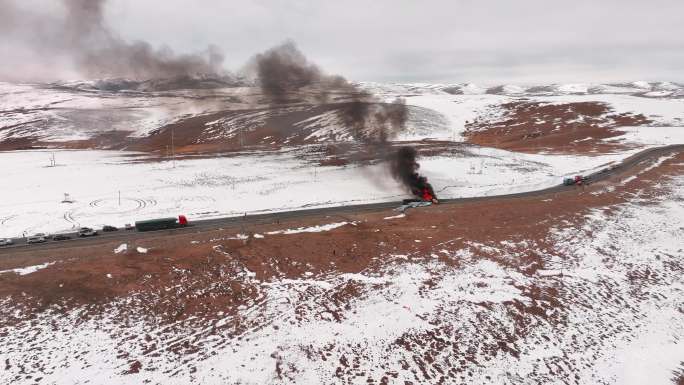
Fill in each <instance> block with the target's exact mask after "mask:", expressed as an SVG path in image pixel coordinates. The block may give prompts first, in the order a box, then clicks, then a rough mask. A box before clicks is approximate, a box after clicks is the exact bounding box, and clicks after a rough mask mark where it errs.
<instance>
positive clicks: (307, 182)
mask: <svg viewBox="0 0 684 385" xmlns="http://www.w3.org/2000/svg"><path fill="white" fill-rule="evenodd" d="M306 153H307V152H306V148H303V149H302V148H298V149H288V150H283V151H277V152H266V153H262V152H257V153H253V152H252V153H243V154H233V155H231V156H228V157H217V158H209V159H187V160H176V161H175V167H174V162H171V161H165V162H145V159H146V157H145V155H144V154H136V153H126V152H116V151H70V150H61V151H54V152H52V151H42V150H41V151H15V152H0V164H2V165H7V166H6V167H4V168H3V184H4V185H5V186H11V188H6V189H4V190H3V191H2V193H0V196H1V197H2V199H0V237H16V236H21V235H22V234H24V233H25V234H26V235H30V234H33V233H37V232H46V233H55V232H60V231H68V230H73V229H75V228H77V227H79V226H92V227H101V226H102V225H104V224H108V225H114V226H123V225H124V224H126V223H133V222H135V221H137V220H142V219H150V218H156V217H167V216H176V215H179V214H185V215H187V216H188V218H189V219H190V220H191V221H192V220H196V219H201V218H212V217H221V216H235V215H243V214H244V213H247V214H252V213H259V212H266V211H284V210H293V209H301V208H315V207H326V206H334V205H349V204H360V203H371V202H382V201H399V200H400V199H402V198H404V197H406V196H407V193H406V192H405V191H404V190H403V189H402V187H401V186H400V185H398V184H397V183H396V182H395V181H394V180H393V179H392V178H391V177H390V176H389V173H388V172H387V169H386V165H384V164H375V165H371V166H357V165H348V166H325V167H322V166H318V165H317V163H316V162H315V159H312V158H310V157H309V155H306ZM53 154H54V156H55V160H56V164H57V166H55V167H50V166H49V165H50V158H51V156H52V155H53ZM628 155H629V153H623V154H616V155H604V156H591V157H590V156H569V155H528V154H518V153H511V152H508V151H503V150H495V149H488V148H479V147H473V148H466V150H464V151H462V152H458V153H456V154H454V155H450V156H446V155H445V156H434V157H425V158H423V159H421V160H420V162H421V172H422V173H423V174H425V175H427V176H428V178H429V180H430V181H431V183H432V184H433V186H434V188H435V190H436V192H437V193H438V196H439V197H443V198H453V197H472V196H481V195H495V194H505V193H511V192H522V191H530V190H536V189H539V188H543V187H549V186H553V185H556V184H559V183H560V181H561V179H562V177H564V176H568V175H574V174H586V173H589V172H590V171H592V170H596V169H600V168H602V167H605V166H606V165H608V164H609V163H611V162H615V161H618V160H620V159H622V158H624V157H626V156H628ZM64 194H68V199H67V200H70V201H73V202H71V203H68V202H67V203H65V202H63V201H64V200H65V195H64ZM119 196H120V199H119Z"/></svg>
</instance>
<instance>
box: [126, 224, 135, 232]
mask: <svg viewBox="0 0 684 385" xmlns="http://www.w3.org/2000/svg"><path fill="white" fill-rule="evenodd" d="M124 229H126V230H135V226H133V225H132V224H130V223H126V225H125V226H124Z"/></svg>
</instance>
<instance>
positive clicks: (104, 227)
mask: <svg viewBox="0 0 684 385" xmlns="http://www.w3.org/2000/svg"><path fill="white" fill-rule="evenodd" d="M102 231H104V232H111V231H119V229H118V228H116V227H114V226H109V225H104V226H102Z"/></svg>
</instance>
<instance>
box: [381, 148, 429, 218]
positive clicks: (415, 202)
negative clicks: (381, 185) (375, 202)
mask: <svg viewBox="0 0 684 385" xmlns="http://www.w3.org/2000/svg"><path fill="white" fill-rule="evenodd" d="M417 155H418V154H417V151H416V149H415V148H413V147H401V148H399V149H398V150H397V152H396V153H395V154H394V157H393V159H391V162H390V170H391V172H392V176H393V177H394V178H395V179H396V180H398V181H400V182H402V183H403V184H404V186H406V187H407V188H408V190H409V191H411V193H412V194H413V195H414V196H415V198H411V199H404V200H403V202H402V206H401V208H403V209H402V211H403V210H405V209H406V208H409V207H419V206H428V205H431V204H437V203H439V199H437V194H435V190H434V189H433V188H432V185H431V184H430V183H429V182H428V180H427V177H426V176H423V175H420V173H419V172H418V169H419V168H420V164H419V163H418V162H417V161H416V157H417Z"/></svg>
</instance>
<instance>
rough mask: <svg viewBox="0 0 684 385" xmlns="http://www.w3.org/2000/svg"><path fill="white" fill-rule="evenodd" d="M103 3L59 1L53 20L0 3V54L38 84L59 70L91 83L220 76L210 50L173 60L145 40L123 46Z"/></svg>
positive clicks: (217, 57) (217, 58) (8, 0)
mask: <svg viewBox="0 0 684 385" xmlns="http://www.w3.org/2000/svg"><path fill="white" fill-rule="evenodd" d="M105 4H106V0H63V1H62V2H61V5H63V8H64V12H53V13H55V14H59V15H58V16H54V15H53V13H47V12H43V13H40V12H38V11H35V10H33V9H27V7H21V6H19V5H18V1H17V0H0V8H1V10H0V24H2V26H0V33H2V34H3V39H4V40H5V41H4V42H3V43H2V44H3V46H4V47H2V50H3V51H5V50H6V51H8V52H7V54H13V55H11V56H14V57H16V58H17V60H22V59H23V60H25V61H26V62H27V68H25V69H24V70H23V71H22V72H23V74H22V75H23V77H30V76H34V77H35V78H37V80H43V79H44V78H50V77H53V79H51V80H57V79H55V78H58V77H60V76H63V75H62V74H60V73H59V68H57V67H58V65H64V66H68V67H71V69H72V70H73V72H76V73H78V74H79V75H81V76H85V77H89V78H94V77H96V78H102V77H126V78H133V79H155V78H156V79H158V78H170V77H178V76H195V75H208V74H217V75H218V74H221V73H222V63H223V55H222V54H221V53H220V52H219V51H218V49H217V48H216V47H213V46H210V47H208V48H207V49H206V50H205V51H204V52H201V53H198V54H195V55H177V54H175V53H174V52H173V51H172V50H171V49H170V48H168V47H162V48H158V49H155V48H153V47H152V46H151V45H150V44H149V43H147V42H144V41H135V42H127V41H124V40H123V39H122V38H121V37H119V36H118V35H117V34H116V33H114V32H113V31H111V30H110V29H109V28H108V27H107V25H106V24H105V21H104V6H105ZM54 5H55V4H54V3H53V4H50V6H53V7H54ZM35 63H39V64H41V65H40V66H39V67H36V65H35ZM32 66H33V67H32ZM40 67H44V68H40ZM41 70H42V71H41ZM0 71H1V72H0V77H6V78H10V80H11V79H12V75H13V74H11V73H3V72H9V71H3V68H2V67H0ZM31 72H33V73H31Z"/></svg>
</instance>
